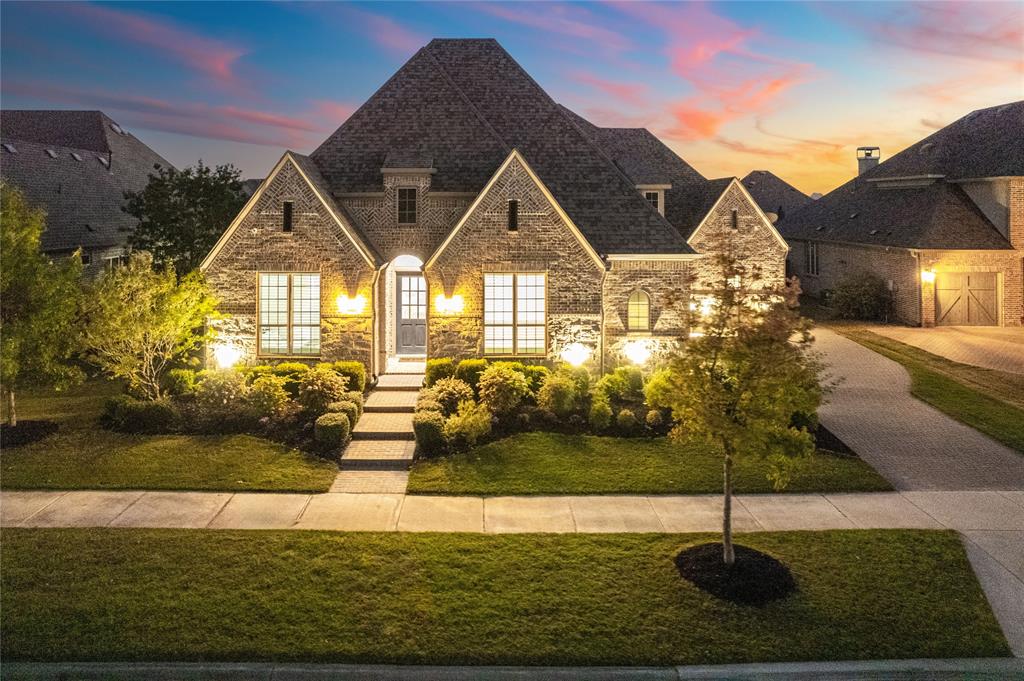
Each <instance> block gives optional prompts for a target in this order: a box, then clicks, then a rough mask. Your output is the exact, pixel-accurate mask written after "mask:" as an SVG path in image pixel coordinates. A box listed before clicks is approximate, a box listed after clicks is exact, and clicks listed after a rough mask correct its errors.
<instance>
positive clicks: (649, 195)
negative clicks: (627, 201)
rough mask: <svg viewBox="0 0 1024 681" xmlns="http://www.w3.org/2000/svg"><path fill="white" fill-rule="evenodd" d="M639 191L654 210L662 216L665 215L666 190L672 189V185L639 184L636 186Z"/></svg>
mask: <svg viewBox="0 0 1024 681" xmlns="http://www.w3.org/2000/svg"><path fill="white" fill-rule="evenodd" d="M636 188H637V191H639V192H640V195H641V196H642V197H644V200H645V201H647V203H649V204H651V207H652V208H654V210H656V211H658V212H659V213H661V214H662V215H664V214H665V190H666V189H671V188H672V185H670V184H638V185H636Z"/></svg>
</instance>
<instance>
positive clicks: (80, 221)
mask: <svg viewBox="0 0 1024 681" xmlns="http://www.w3.org/2000/svg"><path fill="white" fill-rule="evenodd" d="M0 139H2V140H3V142H4V143H5V144H8V145H10V146H11V147H12V148H13V149H15V152H14V153H12V152H10V151H8V150H7V149H6V148H5V149H4V150H3V152H2V154H3V159H2V162H0V174H2V176H3V178H4V179H5V180H6V181H8V182H10V183H11V184H12V185H14V186H16V187H18V188H19V189H21V190H22V191H23V192H24V193H25V196H26V197H27V198H28V200H29V201H30V202H31V203H33V204H35V205H37V206H41V207H43V208H45V209H46V212H47V219H46V231H45V232H44V233H43V238H42V248H43V250H45V251H66V250H72V249H75V248H78V247H79V246H81V247H84V248H104V247H108V246H115V245H118V244H122V243H124V242H125V241H126V240H127V238H128V235H129V234H130V232H131V230H133V229H134V228H135V226H136V224H137V221H136V220H135V218H133V217H131V216H130V215H128V214H127V213H125V212H123V211H122V210H121V207H122V206H123V205H124V193H125V192H136V191H140V190H142V189H143V188H144V187H145V186H146V184H147V183H148V182H149V175H150V174H151V173H155V172H156V166H160V167H172V166H171V164H170V163H168V162H167V160H166V159H164V158H163V157H162V156H160V155H159V154H157V153H156V152H155V151H153V150H152V149H150V148H149V147H147V146H146V145H145V144H143V143H142V142H141V141H139V139H138V138H136V137H135V136H134V135H132V134H131V133H128V132H125V131H124V130H123V129H122V128H121V127H120V126H119V125H117V123H115V122H114V121H113V120H111V119H110V118H109V117H107V116H106V115H104V114H103V113H102V112H99V111H3V112H0ZM76 156H77V158H76ZM79 159H81V160H79ZM100 159H102V161H101V160H100Z"/></svg>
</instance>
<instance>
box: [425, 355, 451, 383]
mask: <svg viewBox="0 0 1024 681" xmlns="http://www.w3.org/2000/svg"><path fill="white" fill-rule="evenodd" d="M453 376H455V360H453V359H452V358H451V357H436V358H434V359H428V360H427V369H426V375H425V376H424V383H426V385H427V387H428V388H429V387H430V386H432V385H434V384H435V383H437V382H438V381H440V380H441V379H442V378H452V377H453Z"/></svg>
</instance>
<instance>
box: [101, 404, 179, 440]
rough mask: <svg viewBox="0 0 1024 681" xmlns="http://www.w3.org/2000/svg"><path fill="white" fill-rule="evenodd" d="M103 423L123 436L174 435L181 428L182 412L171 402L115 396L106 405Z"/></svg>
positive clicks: (102, 418) (104, 406)
mask: <svg viewBox="0 0 1024 681" xmlns="http://www.w3.org/2000/svg"><path fill="white" fill-rule="evenodd" d="M100 418H101V423H102V424H103V425H104V426H106V427H107V428H110V429H111V430H116V431H118V432H121V433H146V434H155V433H173V432H174V431H176V430H178V429H179V428H180V427H181V412H180V411H179V410H178V408H177V406H176V405H175V404H174V403H173V402H171V401H170V400H137V399H135V398H134V397H131V396H130V395H117V396H116V397H111V398H110V399H109V400H107V401H106V403H105V404H104V405H103V414H102V416H101V417H100Z"/></svg>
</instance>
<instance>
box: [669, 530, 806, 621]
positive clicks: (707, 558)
mask: <svg viewBox="0 0 1024 681" xmlns="http://www.w3.org/2000/svg"><path fill="white" fill-rule="evenodd" d="M734 550H735V553H736V562H735V563H733V564H732V565H726V564H725V563H724V562H723V561H722V545H721V544H699V545H697V546H691V547H690V548H688V549H684V550H683V551H681V552H680V553H679V555H677V556H676V567H677V568H678V569H679V574H680V575H682V576H683V578H684V579H686V580H688V581H690V582H692V583H693V584H694V586H696V587H697V588H698V589H701V590H702V591H706V592H708V593H709V594H711V595H712V596H716V597H718V598H721V599H722V600H726V601H729V602H731V603H736V604H738V605H755V606H758V607H760V606H763V605H766V604H768V603H770V602H772V601H776V600H779V599H780V598H785V597H786V596H788V595H789V594H791V593H793V592H794V591H796V581H795V580H794V579H793V575H792V573H790V571H789V568H788V567H786V566H785V565H784V564H783V563H781V562H780V561H778V560H776V559H775V558H772V557H771V556H769V555H768V554H766V553H761V552H760V551H755V550H754V549H751V548H747V547H746V546H734Z"/></svg>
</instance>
